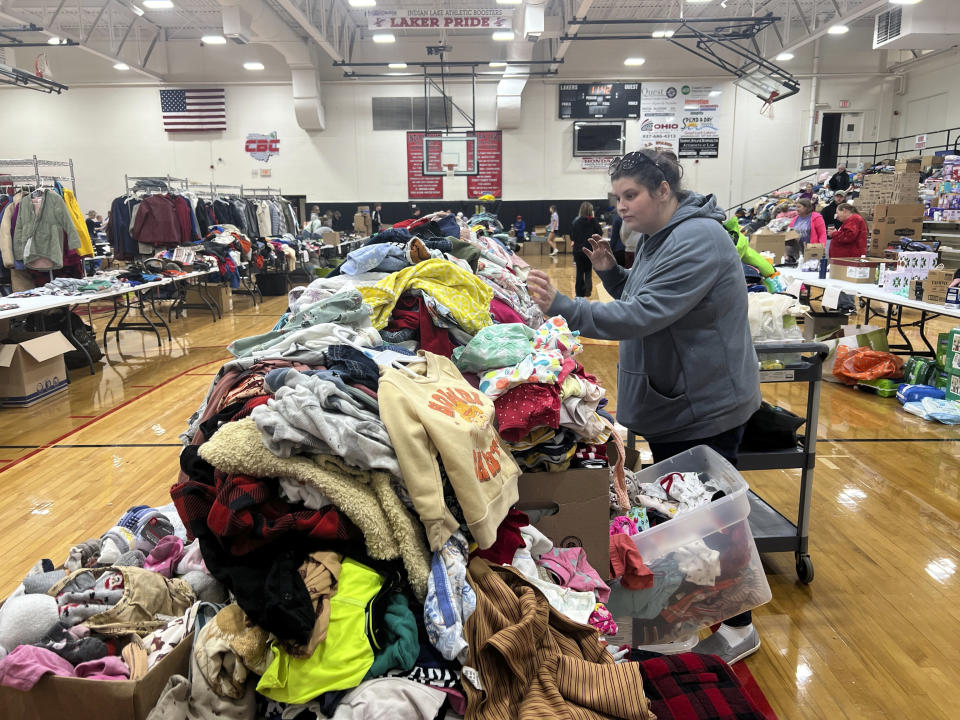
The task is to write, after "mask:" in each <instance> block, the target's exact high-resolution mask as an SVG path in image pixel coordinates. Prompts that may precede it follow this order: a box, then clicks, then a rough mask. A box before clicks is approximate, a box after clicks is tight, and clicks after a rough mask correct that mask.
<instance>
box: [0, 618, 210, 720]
mask: <svg viewBox="0 0 960 720" xmlns="http://www.w3.org/2000/svg"><path fill="white" fill-rule="evenodd" d="M192 646H193V635H192V634H191V635H188V636H187V637H186V638H185V639H184V640H182V641H181V642H180V643H178V644H177V646H176V647H175V648H174V649H173V650H172V651H171V653H170V654H169V655H167V656H166V657H165V658H163V660H161V661H160V662H159V663H157V664H156V665H155V666H154V667H152V668H151V669H150V672H148V673H147V674H146V675H145V676H144V677H143V678H141V679H140V680H84V679H81V678H68V677H55V676H53V675H47V676H45V677H43V678H41V679H40V681H39V682H38V683H37V684H36V685H34V686H33V689H32V690H31V691H30V692H23V691H22V690H15V689H13V688H9V687H6V686H3V685H0V717H2V718H4V719H5V720H6V719H7V718H9V720H14V719H16V720H20V719H21V718H22V719H23V720H27V718H36V720H46V719H47V718H70V720H146V717H147V715H149V714H150V711H151V710H153V707H154V706H155V705H156V704H157V700H158V699H159V697H160V693H162V692H163V688H164V687H165V686H166V684H167V681H168V680H169V679H170V677H171V676H172V675H184V676H186V674H187V670H188V668H189V665H190V650H191V648H192Z"/></svg>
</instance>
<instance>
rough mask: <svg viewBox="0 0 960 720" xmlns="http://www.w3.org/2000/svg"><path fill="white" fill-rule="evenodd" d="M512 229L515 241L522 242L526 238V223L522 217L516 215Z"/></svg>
mask: <svg viewBox="0 0 960 720" xmlns="http://www.w3.org/2000/svg"><path fill="white" fill-rule="evenodd" d="M513 231H514V232H515V233H516V237H517V242H518V243H522V242H525V241H526V239H527V224H526V223H525V222H524V221H523V217H522V216H520V215H517V219H516V221H515V222H514V223H513Z"/></svg>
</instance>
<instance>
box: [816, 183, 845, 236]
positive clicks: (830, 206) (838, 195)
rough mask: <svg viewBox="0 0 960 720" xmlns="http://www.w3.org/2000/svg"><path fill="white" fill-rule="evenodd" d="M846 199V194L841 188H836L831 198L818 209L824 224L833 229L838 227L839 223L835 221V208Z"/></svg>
mask: <svg viewBox="0 0 960 720" xmlns="http://www.w3.org/2000/svg"><path fill="white" fill-rule="evenodd" d="M846 201H847V196H846V195H845V194H844V193H843V191H842V190H838V191H837V192H835V193H834V194H833V199H832V200H831V201H830V202H828V203H827V204H826V205H824V207H823V210H821V211H820V214H821V215H822V216H823V223H824V225H826V226H827V227H833V228H835V229H839V228H840V225H841V223H839V222H837V208H838V207H839V206H840V205H841V204H842V203H845V202H846Z"/></svg>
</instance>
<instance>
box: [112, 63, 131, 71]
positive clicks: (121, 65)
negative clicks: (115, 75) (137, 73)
mask: <svg viewBox="0 0 960 720" xmlns="http://www.w3.org/2000/svg"><path fill="white" fill-rule="evenodd" d="M113 69H114V70H129V69H130V66H129V65H127V64H126V63H125V62H118V63H117V64H116V65H114V66H113Z"/></svg>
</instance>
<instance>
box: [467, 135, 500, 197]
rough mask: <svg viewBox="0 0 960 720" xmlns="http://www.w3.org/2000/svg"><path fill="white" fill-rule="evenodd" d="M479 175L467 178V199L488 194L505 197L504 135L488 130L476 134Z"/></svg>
mask: <svg viewBox="0 0 960 720" xmlns="http://www.w3.org/2000/svg"><path fill="white" fill-rule="evenodd" d="M476 137H477V174H476V175H468V176H467V197H468V198H478V197H480V196H481V195H486V194H487V193H489V194H491V195H493V196H494V197H501V196H502V195H503V133H502V132H501V131H500V130H487V131H482V132H478V133H476Z"/></svg>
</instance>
